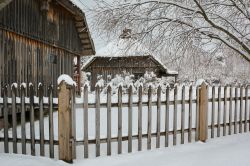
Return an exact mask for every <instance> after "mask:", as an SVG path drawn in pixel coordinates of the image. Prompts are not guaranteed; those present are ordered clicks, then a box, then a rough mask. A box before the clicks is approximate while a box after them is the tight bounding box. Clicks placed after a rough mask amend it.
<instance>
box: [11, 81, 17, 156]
mask: <svg viewBox="0 0 250 166" xmlns="http://www.w3.org/2000/svg"><path fill="white" fill-rule="evenodd" d="M11 94H12V105H11V107H12V108H11V110H12V111H11V114H12V138H13V153H17V117H16V114H17V111H16V94H17V89H16V87H15V85H14V84H13V85H12V86H11Z"/></svg>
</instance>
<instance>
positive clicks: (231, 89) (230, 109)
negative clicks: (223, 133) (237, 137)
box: [228, 86, 233, 135]
mask: <svg viewBox="0 0 250 166" xmlns="http://www.w3.org/2000/svg"><path fill="white" fill-rule="evenodd" d="M232 96H233V88H232V86H230V99H229V129H228V134H229V135H231V134H232V114H233V112H232V105H233V99H232Z"/></svg>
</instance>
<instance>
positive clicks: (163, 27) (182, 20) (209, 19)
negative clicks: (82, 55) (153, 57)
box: [93, 0, 250, 62]
mask: <svg viewBox="0 0 250 166" xmlns="http://www.w3.org/2000/svg"><path fill="white" fill-rule="evenodd" d="M95 1H96V2H97V4H98V5H97V7H96V8H95V9H93V10H94V12H93V13H94V16H93V18H94V19H95V25H96V26H94V27H95V28H96V29H97V30H99V32H100V33H102V34H103V33H105V34H106V35H107V36H109V37H110V38H114V37H118V36H120V35H121V32H122V31H123V30H124V29H130V30H131V31H129V32H130V33H129V35H130V37H131V38H132V39H134V41H135V42H140V43H142V44H143V45H145V46H147V47H148V48H150V49H151V50H152V51H155V52H161V53H163V54H164V53H165V52H166V50H168V53H170V54H171V53H173V54H175V55H183V54H178V53H180V52H182V53H183V52H185V51H186V50H187V49H190V47H196V48H200V49H203V50H205V51H207V50H209V51H210V52H211V50H212V51H215V50H220V49H221V48H224V47H225V46H226V47H227V48H230V49H231V50H233V51H234V52H236V53H237V54H238V55H240V56H242V57H243V58H244V59H245V60H247V61H248V62H250V1H249V0H219V1H218V0H95ZM209 51H208V52H209ZM170 56H171V55H170ZM172 58H177V59H178V58H180V57H179V56H172Z"/></svg>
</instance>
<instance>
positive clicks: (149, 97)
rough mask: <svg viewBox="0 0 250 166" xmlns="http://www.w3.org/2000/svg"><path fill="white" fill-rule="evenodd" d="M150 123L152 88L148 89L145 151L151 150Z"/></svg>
mask: <svg viewBox="0 0 250 166" xmlns="http://www.w3.org/2000/svg"><path fill="white" fill-rule="evenodd" d="M151 121H152V87H151V86H149V89H148V129H147V130H148V131H147V134H148V138H147V149H151V132H152V130H151V125H152V124H151Z"/></svg>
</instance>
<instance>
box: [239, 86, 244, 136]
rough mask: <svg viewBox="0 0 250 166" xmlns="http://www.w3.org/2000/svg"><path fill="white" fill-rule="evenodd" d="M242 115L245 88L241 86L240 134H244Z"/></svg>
mask: <svg viewBox="0 0 250 166" xmlns="http://www.w3.org/2000/svg"><path fill="white" fill-rule="evenodd" d="M242 114H243V86H240V117H239V118H240V124H239V133H242Z"/></svg>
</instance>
